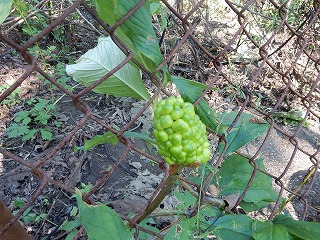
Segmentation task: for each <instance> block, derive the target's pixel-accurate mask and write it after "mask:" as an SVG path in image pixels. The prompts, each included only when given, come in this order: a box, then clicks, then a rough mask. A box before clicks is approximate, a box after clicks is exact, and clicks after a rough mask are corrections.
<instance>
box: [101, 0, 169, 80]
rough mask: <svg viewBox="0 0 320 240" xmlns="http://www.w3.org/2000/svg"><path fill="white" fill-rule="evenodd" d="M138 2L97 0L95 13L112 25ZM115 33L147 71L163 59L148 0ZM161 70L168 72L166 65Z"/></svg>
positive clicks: (152, 69)
mask: <svg viewBox="0 0 320 240" xmlns="http://www.w3.org/2000/svg"><path fill="white" fill-rule="evenodd" d="M138 3H139V1H138V0H114V1H113V0H97V1H96V7H97V13H98V15H99V17H100V18H101V19H102V20H103V21H105V22H106V23H107V24H109V25H110V26H112V25H114V24H115V23H116V22H117V21H118V20H120V19H121V18H122V17H123V16H125V15H126V13H127V12H128V11H130V10H131V9H132V8H133V7H134V6H135V5H137V4H138ZM115 34H116V36H117V37H118V38H119V39H120V40H121V41H122V42H123V43H125V44H126V45H127V46H128V47H129V48H130V50H132V51H133V53H134V57H135V59H136V60H137V61H138V62H139V63H141V64H142V65H143V66H144V67H145V68H146V69H148V70H149V71H151V72H153V71H154V69H155V68H156V67H157V66H158V65H159V64H160V63H161V62H162V61H163V57H162V54H161V52H160V48H159V45H158V41H157V37H156V35H155V33H154V31H153V26H152V21H151V12H150V4H149V1H146V2H145V3H144V4H143V5H142V6H141V7H140V8H139V9H137V11H136V12H135V13H134V14H133V15H132V16H130V17H129V18H128V19H127V20H126V21H125V22H124V23H123V24H121V25H120V26H119V27H118V28H117V29H116V31H115ZM134 66H135V65H134ZM163 70H164V72H165V73H166V74H168V70H167V68H166V67H164V68H163Z"/></svg>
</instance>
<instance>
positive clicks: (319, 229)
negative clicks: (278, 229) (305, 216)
mask: <svg viewBox="0 0 320 240" xmlns="http://www.w3.org/2000/svg"><path fill="white" fill-rule="evenodd" d="M273 222H274V223H275V224H282V225H284V226H286V227H287V229H288V232H289V233H291V234H292V235H294V237H298V238H301V239H305V240H318V239H319V237H320V223H319V222H305V221H298V220H293V219H292V218H291V217H290V216H289V215H277V216H276V217H275V218H274V219H273ZM293 239H296V238H293Z"/></svg>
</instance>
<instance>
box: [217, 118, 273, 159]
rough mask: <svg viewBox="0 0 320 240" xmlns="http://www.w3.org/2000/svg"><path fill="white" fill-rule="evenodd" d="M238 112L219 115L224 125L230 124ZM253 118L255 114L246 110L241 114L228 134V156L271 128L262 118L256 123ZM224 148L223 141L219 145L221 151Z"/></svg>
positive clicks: (226, 153)
mask: <svg viewBox="0 0 320 240" xmlns="http://www.w3.org/2000/svg"><path fill="white" fill-rule="evenodd" d="M237 114H238V112H230V113H223V114H221V115H219V116H218V117H219V119H220V121H221V122H222V123H223V124H224V125H226V126H230V125H231V123H232V122H233V120H234V119H235V117H236V116H237ZM252 119H254V116H253V115H251V114H248V113H245V112H243V113H242V114H241V116H240V118H239V119H238V121H237V123H236V124H235V125H234V127H233V128H232V130H231V132H230V133H228V135H227V136H226V139H227V142H228V149H227V151H226V152H225V155H226V156H227V155H228V154H230V153H232V152H234V151H237V150H238V149H240V148H241V147H243V146H244V145H245V144H247V143H248V142H250V141H252V140H254V139H255V138H256V137H258V136H259V135H261V134H262V133H264V132H265V131H266V130H267V129H268V128H269V124H268V123H267V122H266V121H263V120H261V121H259V123H255V122H254V121H252ZM223 148H224V143H221V144H220V146H219V150H220V153H221V152H222V150H223Z"/></svg>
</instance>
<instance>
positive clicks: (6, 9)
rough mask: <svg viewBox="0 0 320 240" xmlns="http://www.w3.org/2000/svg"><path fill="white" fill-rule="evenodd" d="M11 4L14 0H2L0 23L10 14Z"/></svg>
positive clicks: (0, 4)
mask: <svg viewBox="0 0 320 240" xmlns="http://www.w3.org/2000/svg"><path fill="white" fill-rule="evenodd" d="M11 6H12V0H0V24H2V23H3V22H4V20H6V18H7V17H8V16H9V14H10V9H11Z"/></svg>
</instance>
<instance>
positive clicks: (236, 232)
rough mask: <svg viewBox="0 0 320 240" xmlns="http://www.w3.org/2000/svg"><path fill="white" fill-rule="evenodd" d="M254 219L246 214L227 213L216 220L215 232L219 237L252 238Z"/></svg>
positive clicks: (242, 239) (233, 238)
mask: <svg viewBox="0 0 320 240" xmlns="http://www.w3.org/2000/svg"><path fill="white" fill-rule="evenodd" d="M252 222H253V219H251V218H250V217H248V216H246V215H225V216H222V217H220V218H218V219H215V220H214V223H213V226H214V227H215V228H214V230H213V232H214V234H215V235H217V237H218V239H223V240H235V239H237V240H251V239H253V238H252V231H251V225H252Z"/></svg>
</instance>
